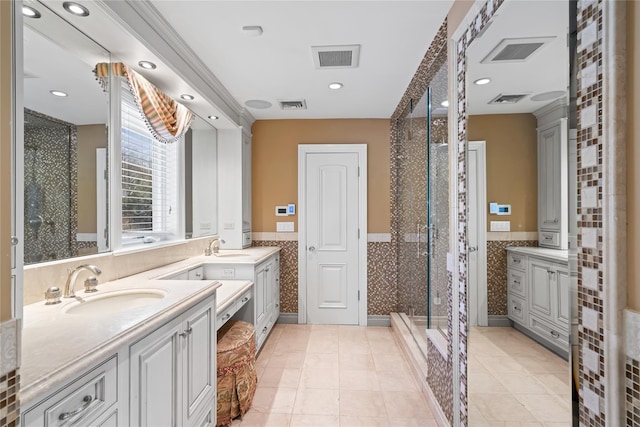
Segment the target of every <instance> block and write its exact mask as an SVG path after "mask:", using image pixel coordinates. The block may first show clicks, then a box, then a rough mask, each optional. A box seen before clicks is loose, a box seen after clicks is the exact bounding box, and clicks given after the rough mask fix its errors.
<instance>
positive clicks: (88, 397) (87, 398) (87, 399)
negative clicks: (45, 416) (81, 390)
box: [58, 394, 93, 421]
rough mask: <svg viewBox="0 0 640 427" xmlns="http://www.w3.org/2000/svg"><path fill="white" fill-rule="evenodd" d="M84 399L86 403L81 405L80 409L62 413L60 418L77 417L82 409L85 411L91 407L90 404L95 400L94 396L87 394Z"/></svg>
mask: <svg viewBox="0 0 640 427" xmlns="http://www.w3.org/2000/svg"><path fill="white" fill-rule="evenodd" d="M82 401H83V402H84V404H83V405H82V406H81V407H79V408H78V409H76V410H74V411H71V412H63V413H61V414H60V416H59V417H58V419H59V420H62V421H64V420H68V419H69V418H71V417H75V416H76V415H78V414H79V413H81V412H82V411H85V410H86V409H87V408H89V406H90V405H91V402H93V396H91V395H89V394H88V395H86V396H85V397H83V398H82Z"/></svg>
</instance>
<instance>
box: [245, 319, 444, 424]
mask: <svg viewBox="0 0 640 427" xmlns="http://www.w3.org/2000/svg"><path fill="white" fill-rule="evenodd" d="M257 371H258V389H257V391H256V395H255V397H254V400H253V405H252V407H251V409H250V410H249V411H248V412H247V413H246V414H245V416H244V418H243V419H242V420H235V421H234V422H233V424H232V426H233V427H238V426H242V427H253V426H277V427H287V426H289V427H297V426H317V427H331V426H342V427H345V426H348V427H357V426H366V427H375V426H394V427H396V426H420V427H435V426H436V422H435V420H434V417H433V415H432V413H431V411H430V409H429V406H428V404H427V402H426V400H425V399H424V397H423V395H422V393H421V392H420V391H419V390H418V386H417V384H416V382H415V380H414V379H413V377H412V376H411V373H410V371H409V367H408V365H407V362H406V360H405V359H404V357H403V355H402V353H401V351H400V349H399V348H398V346H397V344H396V342H395V341H394V339H393V335H392V332H391V328H384V327H358V326H334V325H330V326H325V325H288V324H278V325H276V326H275V327H274V329H273V331H272V333H271V335H270V336H269V338H268V339H267V341H266V342H265V344H264V346H263V348H262V351H261V352H260V354H259V355H258V359H257Z"/></svg>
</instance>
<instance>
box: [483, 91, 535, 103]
mask: <svg viewBox="0 0 640 427" xmlns="http://www.w3.org/2000/svg"><path fill="white" fill-rule="evenodd" d="M527 95H529V94H528V93H501V94H500V95H498V96H496V97H495V98H493V99H492V100H491V101H489V104H498V105H505V104H515V103H516V102H518V101H520V100H521V99H523V98H525V97H526V96H527Z"/></svg>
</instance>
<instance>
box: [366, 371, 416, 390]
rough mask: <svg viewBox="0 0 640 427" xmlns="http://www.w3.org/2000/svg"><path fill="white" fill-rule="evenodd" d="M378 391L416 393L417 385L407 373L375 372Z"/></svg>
mask: <svg viewBox="0 0 640 427" xmlns="http://www.w3.org/2000/svg"><path fill="white" fill-rule="evenodd" d="M376 375H377V376H378V383H379V384H380V390H384V391H413V392H418V390H419V389H418V385H417V384H416V381H415V379H414V378H413V376H412V375H411V374H410V373H409V371H408V370H407V371H398V370H394V371H376Z"/></svg>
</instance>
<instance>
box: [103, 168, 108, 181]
mask: <svg viewBox="0 0 640 427" xmlns="http://www.w3.org/2000/svg"><path fill="white" fill-rule="evenodd" d="M108 179H109V171H108V170H106V169H105V170H104V180H105V181H106V180H108Z"/></svg>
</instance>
